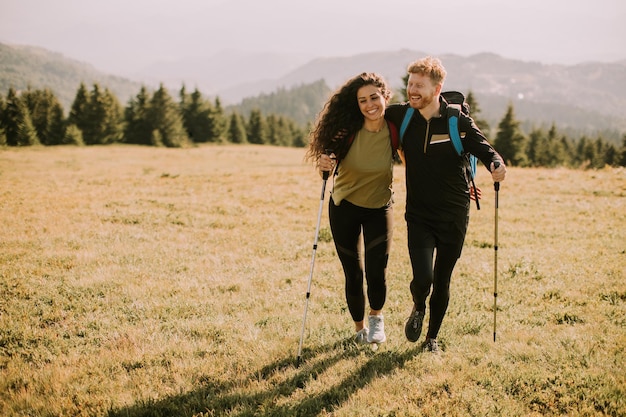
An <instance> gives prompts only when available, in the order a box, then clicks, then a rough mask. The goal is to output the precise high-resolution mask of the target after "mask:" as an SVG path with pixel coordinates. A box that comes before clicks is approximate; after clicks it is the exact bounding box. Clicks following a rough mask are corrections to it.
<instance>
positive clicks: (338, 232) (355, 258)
mask: <svg viewBox="0 0 626 417" xmlns="http://www.w3.org/2000/svg"><path fill="white" fill-rule="evenodd" d="M328 211H329V220H330V228H331V231H332V234H333V240H334V241H335V248H336V249H337V254H338V256H339V260H340V261H341V265H342V267H343V272H344V275H345V295H346V301H347V303H348V310H349V311H350V315H351V316H352V319H353V320H354V321H355V322H356V321H361V320H363V319H364V317H365V295H364V293H363V277H364V276H365V280H366V282H367V299H368V301H369V305H370V308H371V309H373V310H381V309H382V308H383V306H384V304H385V299H386V297H387V284H386V281H385V273H386V269H387V261H388V259H389V249H390V246H391V237H392V218H393V209H392V206H391V204H389V205H387V206H385V207H381V208H378V209H368V208H363V207H359V206H355V205H354V204H352V203H350V202H348V201H346V200H343V201H342V202H341V204H340V205H339V206H336V205H335V203H334V202H333V200H332V198H331V199H330V203H329V208H328ZM361 233H362V234H363V243H364V245H365V251H364V262H363V261H362V260H361V239H360V236H361ZM363 264H365V271H364V270H363Z"/></svg>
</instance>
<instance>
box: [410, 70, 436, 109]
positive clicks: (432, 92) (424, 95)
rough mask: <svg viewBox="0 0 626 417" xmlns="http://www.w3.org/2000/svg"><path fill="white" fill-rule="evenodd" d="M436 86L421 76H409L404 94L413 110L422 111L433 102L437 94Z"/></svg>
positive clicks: (427, 78) (426, 77)
mask: <svg viewBox="0 0 626 417" xmlns="http://www.w3.org/2000/svg"><path fill="white" fill-rule="evenodd" d="M437 90H438V86H437V85H435V84H433V82H432V80H431V79H430V77H428V76H427V75H423V74H414V73H410V74H409V80H408V82H407V86H406V93H407V96H408V98H409V104H410V105H411V107H413V108H414V109H418V110H419V109H423V108H425V107H427V106H428V105H429V104H430V103H432V102H433V100H434V99H435V96H436V95H437V93H438V91H437Z"/></svg>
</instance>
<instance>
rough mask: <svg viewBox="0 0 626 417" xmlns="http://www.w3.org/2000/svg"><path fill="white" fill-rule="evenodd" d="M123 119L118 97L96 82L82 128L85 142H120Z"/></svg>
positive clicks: (101, 143) (97, 143)
mask: <svg viewBox="0 0 626 417" xmlns="http://www.w3.org/2000/svg"><path fill="white" fill-rule="evenodd" d="M122 120H123V119H122V107H121V105H120V103H119V101H118V100H117V97H115V96H114V95H113V94H112V93H111V92H110V91H109V90H108V89H107V88H105V89H104V90H102V88H101V87H100V85H99V84H98V83H95V84H94V85H93V89H92V91H91V93H90V94H89V97H88V100H87V106H86V108H85V120H84V122H83V127H82V128H81V130H82V131H83V139H84V140H85V143H86V144H88V145H104V144H110V143H116V142H119V141H120V140H121V139H122V136H123V131H122ZM77 126H78V127H80V125H77Z"/></svg>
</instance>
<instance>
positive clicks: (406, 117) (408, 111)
mask: <svg viewBox="0 0 626 417" xmlns="http://www.w3.org/2000/svg"><path fill="white" fill-rule="evenodd" d="M413 112H414V110H413V107H409V108H408V109H406V113H404V120H402V125H400V144H401V145H402V140H403V139H404V134H405V133H406V128H407V127H408V126H409V122H410V121H411V117H413Z"/></svg>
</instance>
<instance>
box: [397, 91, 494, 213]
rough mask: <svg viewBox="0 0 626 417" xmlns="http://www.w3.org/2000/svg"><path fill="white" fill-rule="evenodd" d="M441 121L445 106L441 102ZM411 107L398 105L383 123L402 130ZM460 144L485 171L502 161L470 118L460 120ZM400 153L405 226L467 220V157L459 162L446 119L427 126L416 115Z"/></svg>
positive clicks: (468, 202) (442, 100) (424, 120)
mask: <svg viewBox="0 0 626 417" xmlns="http://www.w3.org/2000/svg"><path fill="white" fill-rule="evenodd" d="M440 104H441V110H440V113H441V114H442V115H445V114H446V107H447V103H446V101H445V100H444V99H443V98H440ZM408 108H409V105H408V104H406V103H405V104H394V105H391V106H389V107H388V108H387V110H386V113H385V117H386V118H387V119H388V120H390V121H391V122H393V123H394V124H395V125H396V126H401V125H402V121H403V119H404V114H405V113H406V110H407V109H408ZM459 127H460V129H459V130H460V131H461V141H462V143H463V148H464V149H465V152H469V153H471V154H473V155H475V156H476V157H477V158H478V159H479V160H480V161H481V162H482V163H483V164H484V165H485V166H486V167H489V166H490V165H491V162H495V161H498V160H500V157H499V155H498V154H497V152H496V151H495V150H494V149H493V147H492V146H491V145H490V144H489V142H488V141H487V138H485V136H484V135H483V134H482V132H481V131H480V130H479V129H478V127H477V126H476V123H474V120H473V119H472V118H471V117H467V116H463V115H462V116H461V118H460V120H459ZM401 149H402V150H403V151H404V158H405V161H406V194H407V196H406V197H407V200H406V214H405V217H406V219H407V221H409V222H410V221H416V220H418V219H426V220H435V221H452V220H458V219H459V217H466V216H467V215H468V214H469V206H470V198H469V184H468V180H467V177H466V166H467V165H466V164H467V163H466V162H465V160H466V157H462V156H459V155H458V154H457V153H456V151H455V149H454V145H453V144H452V141H451V140H450V135H449V134H448V123H447V119H446V117H445V116H439V117H433V118H432V119H431V120H430V121H427V120H426V119H424V117H422V115H421V114H420V112H419V111H415V112H414V113H413V116H412V118H411V121H410V122H409V125H408V127H407V129H406V132H405V134H404V137H403V138H402V146H401Z"/></svg>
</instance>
